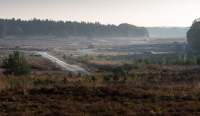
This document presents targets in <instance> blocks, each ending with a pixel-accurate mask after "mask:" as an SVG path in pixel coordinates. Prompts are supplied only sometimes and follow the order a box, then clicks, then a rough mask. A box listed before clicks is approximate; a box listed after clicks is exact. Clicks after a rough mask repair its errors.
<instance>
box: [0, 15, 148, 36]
mask: <svg viewBox="0 0 200 116" xmlns="http://www.w3.org/2000/svg"><path fill="white" fill-rule="evenodd" d="M35 35H53V36H61V37H68V36H85V37H148V36H149V34H148V31H147V29H145V28H144V27H137V26H134V25H130V24H126V23H124V24H120V25H118V26H117V25H103V24H100V23H87V22H71V21H66V22H64V21H52V20H39V19H33V20H21V19H0V37H5V36H35Z"/></svg>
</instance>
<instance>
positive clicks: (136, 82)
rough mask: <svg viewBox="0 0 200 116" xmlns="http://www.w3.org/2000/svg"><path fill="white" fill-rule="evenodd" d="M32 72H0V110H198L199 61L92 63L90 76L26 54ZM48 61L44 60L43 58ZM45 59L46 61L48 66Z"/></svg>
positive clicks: (33, 112) (80, 112)
mask: <svg viewBox="0 0 200 116" xmlns="http://www.w3.org/2000/svg"><path fill="white" fill-rule="evenodd" d="M28 61H29V62H30V61H32V62H31V66H32V69H33V71H32V74H31V75H27V76H14V75H4V74H3V73H1V75H0V77H1V78H0V90H1V92H0V101H1V102H0V115H190V114H193V115H199V112H200V107H199V105H200V89H199V87H200V86H199V82H200V78H199V72H200V68H199V66H198V65H185V66H184V67H183V66H182V65H162V64H161V65H159V64H144V65H142V66H140V67H137V66H136V67H134V66H130V65H122V66H112V65H104V66H98V65H96V68H95V71H93V73H92V74H91V75H85V76H81V75H73V74H71V73H69V74H67V73H66V72H63V71H59V70H58V69H57V68H56V67H54V66H53V65H51V64H50V63H48V62H46V61H44V60H42V59H39V58H37V57H36V58H33V57H31V58H30V57H29V59H28ZM45 62H46V63H45ZM46 64H48V65H46Z"/></svg>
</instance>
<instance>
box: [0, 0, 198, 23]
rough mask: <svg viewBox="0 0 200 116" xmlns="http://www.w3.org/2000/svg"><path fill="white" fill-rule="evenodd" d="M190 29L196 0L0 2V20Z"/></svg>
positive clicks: (194, 13)
mask: <svg viewBox="0 0 200 116" xmlns="http://www.w3.org/2000/svg"><path fill="white" fill-rule="evenodd" d="M13 17H14V18H22V19H32V18H40V19H53V20H64V21H66V20H69V21H86V22H100V23H103V24H120V23H124V22H126V23H130V24H135V25H139V26H190V25H191V24H192V21H193V20H194V19H196V18H198V17H200V0H0V18H13Z"/></svg>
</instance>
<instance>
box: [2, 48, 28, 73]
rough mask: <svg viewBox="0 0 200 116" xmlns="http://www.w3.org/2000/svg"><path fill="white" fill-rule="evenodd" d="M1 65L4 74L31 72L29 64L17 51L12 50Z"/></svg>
mask: <svg viewBox="0 0 200 116" xmlns="http://www.w3.org/2000/svg"><path fill="white" fill-rule="evenodd" d="M3 67H4V68H5V74H14V75H26V74H29V73H30V72H31V68H30V65H29V64H28V63H27V61H26V59H25V57H24V55H23V54H22V53H20V52H19V51H14V52H13V53H12V54H10V55H9V56H8V58H6V59H4V61H3Z"/></svg>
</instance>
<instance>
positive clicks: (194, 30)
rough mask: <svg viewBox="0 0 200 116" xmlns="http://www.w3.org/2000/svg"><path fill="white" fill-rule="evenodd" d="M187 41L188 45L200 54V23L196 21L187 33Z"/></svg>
mask: <svg viewBox="0 0 200 116" xmlns="http://www.w3.org/2000/svg"><path fill="white" fill-rule="evenodd" d="M187 41H188V44H189V45H190V46H191V47H192V49H193V50H195V51H196V52H200V21H199V20H195V21H194V22H193V24H192V26H191V28H190V30H189V31H188V32H187Z"/></svg>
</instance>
